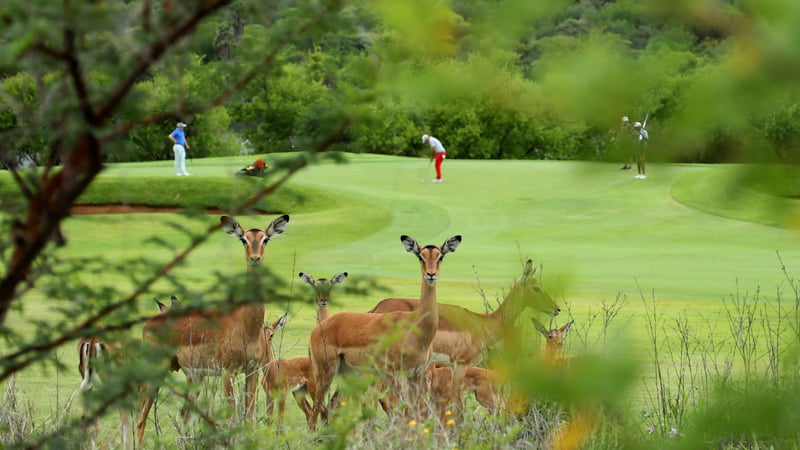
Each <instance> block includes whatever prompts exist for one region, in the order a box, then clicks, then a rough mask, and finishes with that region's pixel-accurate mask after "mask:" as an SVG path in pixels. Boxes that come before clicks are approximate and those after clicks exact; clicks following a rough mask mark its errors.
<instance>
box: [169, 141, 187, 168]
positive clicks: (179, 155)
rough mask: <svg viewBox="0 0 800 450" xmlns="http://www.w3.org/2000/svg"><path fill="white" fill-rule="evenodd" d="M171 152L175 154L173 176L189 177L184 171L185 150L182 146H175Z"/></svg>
mask: <svg viewBox="0 0 800 450" xmlns="http://www.w3.org/2000/svg"><path fill="white" fill-rule="evenodd" d="M172 152H173V153H175V175H189V172H187V171H186V150H185V149H184V148H183V146H182V145H178V144H175V145H173V146H172Z"/></svg>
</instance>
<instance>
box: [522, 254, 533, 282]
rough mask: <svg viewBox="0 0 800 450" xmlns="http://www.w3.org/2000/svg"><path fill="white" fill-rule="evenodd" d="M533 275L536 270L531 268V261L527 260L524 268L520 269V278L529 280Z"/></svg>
mask: <svg viewBox="0 0 800 450" xmlns="http://www.w3.org/2000/svg"><path fill="white" fill-rule="evenodd" d="M534 273H536V269H535V268H534V267H533V260H532V259H529V260H527V261H525V267H524V268H523V269H522V278H523V279H527V278H530V277H532V276H533V274H534Z"/></svg>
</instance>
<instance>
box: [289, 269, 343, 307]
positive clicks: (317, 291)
mask: <svg viewBox="0 0 800 450" xmlns="http://www.w3.org/2000/svg"><path fill="white" fill-rule="evenodd" d="M299 275H300V279H302V280H303V281H305V282H306V283H308V284H310V285H311V287H313V288H314V301H316V302H317V307H319V308H325V307H327V306H328V302H329V301H330V299H331V288H332V287H333V285H335V284H339V283H341V282H342V281H344V279H345V278H347V272H342V273H338V274H336V275H334V276H333V277H332V278H331V279H330V280H328V279H327V278H320V279H318V280H315V279H314V277H313V276H311V275H309V274H307V273H305V272H300V274H299Z"/></svg>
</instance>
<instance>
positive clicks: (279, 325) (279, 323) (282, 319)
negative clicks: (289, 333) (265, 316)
mask: <svg viewBox="0 0 800 450" xmlns="http://www.w3.org/2000/svg"><path fill="white" fill-rule="evenodd" d="M284 325H286V314H284V315H282V316H280V317H279V318H278V320H276V321H275V323H273V324H272V332H273V333H275V332H276V331H278V330H280V329H281V328H283V326H284Z"/></svg>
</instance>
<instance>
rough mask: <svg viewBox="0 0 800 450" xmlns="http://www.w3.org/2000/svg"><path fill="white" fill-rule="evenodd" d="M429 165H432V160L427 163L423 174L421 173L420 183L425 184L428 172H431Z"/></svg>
mask: <svg viewBox="0 0 800 450" xmlns="http://www.w3.org/2000/svg"><path fill="white" fill-rule="evenodd" d="M431 164H433V160H432V159H431V160H430V161H428V167H426V168H425V172H422V182H423V183H424V182H425V179H426V178H428V172H430V171H431Z"/></svg>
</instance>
